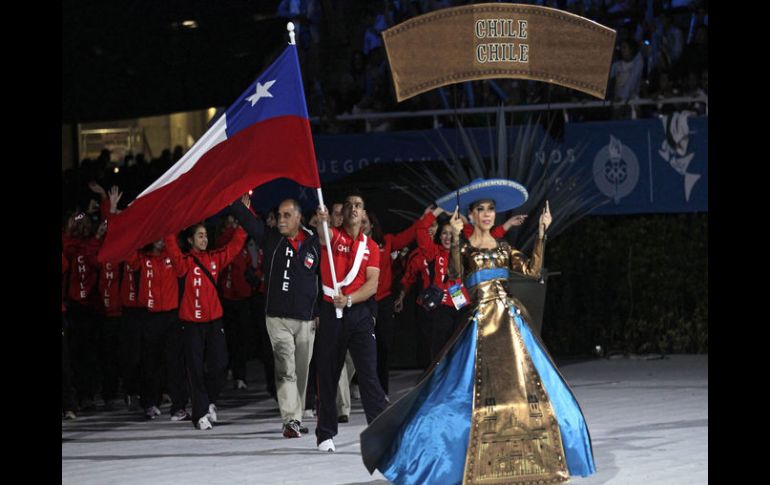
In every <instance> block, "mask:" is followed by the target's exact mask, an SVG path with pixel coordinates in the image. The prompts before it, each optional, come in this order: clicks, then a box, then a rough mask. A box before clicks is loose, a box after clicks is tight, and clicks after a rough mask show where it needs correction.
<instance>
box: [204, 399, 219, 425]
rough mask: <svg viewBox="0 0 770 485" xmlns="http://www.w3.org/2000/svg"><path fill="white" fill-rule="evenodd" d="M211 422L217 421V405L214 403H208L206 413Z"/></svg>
mask: <svg viewBox="0 0 770 485" xmlns="http://www.w3.org/2000/svg"><path fill="white" fill-rule="evenodd" d="M206 416H208V418H209V419H210V420H211V422H212V423H216V422H217V405H216V404H214V403H211V404H209V412H208V414H207V415H206Z"/></svg>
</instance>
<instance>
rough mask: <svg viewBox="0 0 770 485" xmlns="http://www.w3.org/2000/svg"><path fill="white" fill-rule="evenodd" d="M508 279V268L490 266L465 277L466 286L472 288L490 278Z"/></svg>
mask: <svg viewBox="0 0 770 485" xmlns="http://www.w3.org/2000/svg"><path fill="white" fill-rule="evenodd" d="M497 279H506V280H507V279H508V270H507V269H506V268H489V269H481V270H479V271H476V272H475V273H473V274H472V275H470V276H468V277H467V278H465V287H466V288H472V287H474V286H476V285H478V284H479V283H483V282H484V281H489V280H497Z"/></svg>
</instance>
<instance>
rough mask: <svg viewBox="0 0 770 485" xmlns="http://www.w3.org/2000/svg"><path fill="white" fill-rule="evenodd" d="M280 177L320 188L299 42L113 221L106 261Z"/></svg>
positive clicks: (121, 256)
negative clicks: (301, 67)
mask: <svg viewBox="0 0 770 485" xmlns="http://www.w3.org/2000/svg"><path fill="white" fill-rule="evenodd" d="M281 177H286V178H289V179H291V180H294V181H295V182H297V183H299V184H301V185H305V186H308V187H314V188H318V187H320V186H321V183H320V180H319V178H318V167H317V165H316V159H315V150H314V148H313V138H312V135H311V133H310V121H309V120H308V114H307V106H306V105H305V92H304V89H303V88H302V77H301V75H300V70H299V60H298V58H297V48H296V46H295V45H289V46H288V47H287V48H286V50H285V51H284V52H283V53H282V54H281V56H280V57H279V58H278V59H277V60H276V61H275V62H274V63H273V64H272V65H271V66H270V67H268V68H267V70H265V72H263V73H262V75H261V76H259V78H258V79H257V80H256V81H255V82H254V84H252V85H251V86H249V88H248V89H247V90H246V91H245V92H244V93H243V94H242V95H241V96H240V97H239V98H238V100H237V101H236V102H235V103H233V105H232V106H230V107H229V108H228V109H227V111H226V112H225V114H224V115H223V116H222V117H220V118H219V120H218V121H217V122H216V123H214V124H213V125H212V126H211V128H209V130H208V131H206V133H204V134H203V136H202V137H201V138H200V139H199V140H198V141H197V142H196V143H195V145H193V147H192V148H190V150H189V151H188V152H187V153H186V154H185V155H184V157H182V159H181V160H179V161H178V162H177V163H176V164H174V166H173V167H171V168H170V169H169V170H168V171H167V172H166V173H164V174H163V175H162V176H161V177H160V178H159V179H158V180H156V181H155V182H154V183H153V184H152V185H150V186H149V187H147V189H145V191H144V192H142V193H141V194H139V196H138V197H137V198H136V199H135V200H134V201H133V202H131V204H130V205H129V207H128V208H126V210H124V211H123V212H121V213H120V214H118V215H116V216H115V217H114V218H113V219H112V220H111V221H110V223H109V227H108V230H107V237H106V239H105V241H104V245H103V246H102V249H101V251H100V252H99V261H101V262H105V261H122V260H124V259H126V258H127V257H128V256H129V255H130V254H131V253H132V252H133V251H135V250H137V249H138V248H140V247H142V246H144V245H145V244H148V243H150V242H153V241H157V240H158V239H162V238H163V237H164V236H166V235H168V234H171V233H175V232H177V231H180V230H182V229H184V228H186V227H188V226H191V225H192V224H194V223H196V222H200V221H201V220H203V219H205V218H206V217H210V216H212V215H214V214H216V213H217V212H219V211H220V210H221V209H223V208H224V207H225V206H227V205H228V204H230V203H231V202H233V201H234V200H235V199H237V198H238V197H240V196H241V195H243V194H244V193H246V192H248V191H249V190H251V189H253V188H254V187H256V186H258V185H261V184H264V183H267V182H269V181H271V180H274V179H277V178H281Z"/></svg>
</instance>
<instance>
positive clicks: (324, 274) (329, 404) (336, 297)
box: [313, 194, 387, 451]
mask: <svg viewBox="0 0 770 485" xmlns="http://www.w3.org/2000/svg"><path fill="white" fill-rule="evenodd" d="M316 213H317V214H318V218H319V221H320V222H321V223H323V221H324V220H326V221H328V220H329V213H328V211H327V210H326V209H325V208H323V207H319V208H318V211H317V212H316ZM342 214H343V223H342V227H340V228H339V229H338V228H330V230H329V233H330V234H329V237H330V238H331V240H330V241H327V240H326V235H325V234H324V231H321V232H320V237H321V245H322V246H326V245H327V244H328V245H329V246H330V247H331V252H332V257H333V258H334V270H335V274H336V281H337V282H338V285H339V287H338V289H337V291H335V289H334V288H333V286H334V284H333V281H332V272H331V269H330V267H329V260H328V252H327V250H324V249H322V250H321V282H322V286H323V293H324V296H323V301H322V302H321V307H320V324H319V327H318V331H317V333H316V341H315V346H314V349H313V353H314V354H315V355H316V372H317V380H318V393H319V405H318V427H317V428H316V442H317V444H318V449H319V450H320V451H334V450H335V447H334V441H333V440H332V438H333V437H334V436H335V435H336V434H337V407H336V394H337V383H338V382H339V378H340V373H341V372H342V365H343V362H344V360H345V353H346V352H347V351H348V350H350V356H351V357H352V358H353V363H354V365H355V367H356V372H357V373H358V385H359V387H360V389H361V401H362V404H363V406H364V413H365V414H366V421H367V422H371V421H372V420H374V418H376V417H377V416H378V415H379V414H380V413H381V412H382V410H383V409H385V406H386V405H387V402H386V400H385V393H384V392H383V390H382V386H380V381H379V379H378V378H377V343H376V340H375V336H374V318H373V316H372V307H373V303H372V302H370V299H371V298H372V297H373V296H374V295H375V294H376V293H377V282H378V279H379V276H380V269H379V259H380V258H379V257H380V251H379V248H378V247H377V244H376V243H374V241H372V240H371V239H370V238H369V237H367V236H366V235H365V234H364V233H363V231H361V219H362V216H363V214H364V200H363V198H362V197H361V196H360V195H358V194H351V195H348V196H347V197H346V198H345V202H344V204H343V208H342ZM338 313H341V314H342V317H341V318H338V317H337V314H338Z"/></svg>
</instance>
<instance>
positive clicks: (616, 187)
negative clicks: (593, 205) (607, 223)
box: [593, 135, 639, 204]
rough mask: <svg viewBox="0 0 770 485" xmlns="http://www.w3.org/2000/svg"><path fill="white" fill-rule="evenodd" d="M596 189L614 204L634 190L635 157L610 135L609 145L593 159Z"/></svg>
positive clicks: (635, 179) (636, 164) (637, 163)
mask: <svg viewBox="0 0 770 485" xmlns="http://www.w3.org/2000/svg"><path fill="white" fill-rule="evenodd" d="M593 172H594V182H595V183H596V187H597V188H598V189H599V191H601V193H603V194H604V195H606V196H607V197H611V198H612V200H614V201H615V203H616V204H618V203H619V202H620V199H622V198H623V197H625V196H627V195H628V194H630V193H631V192H633V191H634V188H636V184H637V182H639V162H638V161H637V159H636V155H634V152H632V151H631V149H630V148H628V147H627V146H626V145H624V144H623V143H622V142H621V141H620V140H619V139H617V138H615V137H614V136H612V135H610V143H609V144H608V145H607V146H605V147H603V148H602V149H601V150H599V153H597V154H596V156H595V157H594V169H593Z"/></svg>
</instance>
